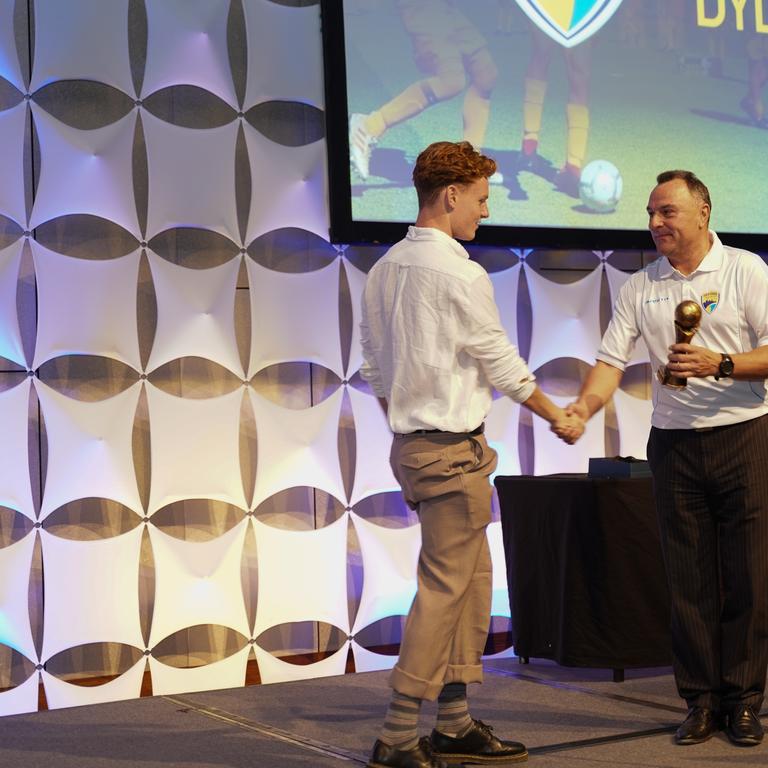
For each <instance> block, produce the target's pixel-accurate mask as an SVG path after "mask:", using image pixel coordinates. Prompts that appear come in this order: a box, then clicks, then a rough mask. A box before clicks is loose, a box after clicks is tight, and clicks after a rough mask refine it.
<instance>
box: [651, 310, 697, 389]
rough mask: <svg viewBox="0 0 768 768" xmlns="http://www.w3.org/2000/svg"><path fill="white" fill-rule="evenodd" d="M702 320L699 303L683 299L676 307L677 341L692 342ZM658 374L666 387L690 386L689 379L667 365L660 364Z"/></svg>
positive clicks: (681, 342) (679, 342)
mask: <svg viewBox="0 0 768 768" xmlns="http://www.w3.org/2000/svg"><path fill="white" fill-rule="evenodd" d="M700 322H701V307H700V306H699V305H698V303H697V302H695V301H691V300H690V299H688V300H686V301H681V302H680V303H679V304H678V305H677V307H675V343H676V344H690V343H691V339H692V338H693V337H694V336H695V335H696V331H698V330H699V323H700ZM656 375H657V376H658V377H659V381H660V382H661V383H662V384H663V385H664V386H665V387H675V389H683V388H684V387H686V386H688V379H685V378H683V377H681V376H675V375H674V374H673V373H672V372H671V371H670V370H669V368H667V366H666V365H661V366H659V370H658V371H657V372H656Z"/></svg>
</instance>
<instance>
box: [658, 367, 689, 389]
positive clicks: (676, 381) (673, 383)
mask: <svg viewBox="0 0 768 768" xmlns="http://www.w3.org/2000/svg"><path fill="white" fill-rule="evenodd" d="M656 377H657V378H658V380H659V383H660V384H662V385H663V386H665V387H671V388H672V389H685V388H686V387H687V386H688V379H683V378H681V377H680V376H675V375H674V374H671V373H670V372H669V369H668V368H667V366H666V365H662V366H659V370H658V371H656Z"/></svg>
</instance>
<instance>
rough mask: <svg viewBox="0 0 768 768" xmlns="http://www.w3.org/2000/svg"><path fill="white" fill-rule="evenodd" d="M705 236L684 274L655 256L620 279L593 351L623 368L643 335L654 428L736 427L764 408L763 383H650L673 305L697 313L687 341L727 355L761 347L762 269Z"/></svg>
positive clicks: (766, 305)
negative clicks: (704, 245)
mask: <svg viewBox="0 0 768 768" xmlns="http://www.w3.org/2000/svg"><path fill="white" fill-rule="evenodd" d="M709 236H710V242H711V243H712V246H711V248H710V250H709V252H708V253H707V255H706V256H705V257H704V259H703V260H702V262H701V264H699V266H698V268H697V269H696V271H695V272H693V273H691V274H690V275H683V274H681V273H680V272H678V271H677V270H676V269H675V268H674V267H673V266H672V265H671V264H670V263H669V261H668V260H667V258H666V257H661V258H659V259H657V260H656V261H654V262H653V263H651V264H649V265H648V266H647V267H646V268H645V269H643V270H641V271H640V272H636V273H635V274H633V275H632V276H631V277H630V278H629V280H627V282H626V283H624V285H623V286H622V289H621V291H620V293H619V296H618V298H617V299H616V305H615V307H614V311H613V318H612V320H611V322H610V324H609V326H608V329H607V330H606V332H605V335H604V336H603V341H602V344H601V346H600V350H599V351H598V353H597V358H598V360H602V361H603V362H606V363H608V364H609V365H613V366H615V367H616V368H619V369H621V370H624V368H625V367H626V365H627V363H628V361H629V359H630V356H631V353H632V349H633V347H634V345H635V341H636V340H637V338H638V337H639V336H642V337H643V341H645V343H646V345H647V346H648V351H649V353H650V358H651V366H652V374H653V417H652V423H653V426H654V427H659V428H660V429H694V428H701V427H715V426H721V425H724V424H736V423H738V422H741V421H747V420H749V419H753V418H756V417H757V416H762V415H763V414H764V413H766V412H768V405H766V386H765V382H764V381H736V380H734V379H720V380H719V381H715V379H714V378H713V377H707V378H698V377H694V378H690V379H688V386H687V387H685V388H684V389H673V388H671V387H665V386H662V385H661V384H660V383H659V382H658V381H657V378H656V371H657V370H658V368H659V367H660V366H663V365H666V363H667V355H668V353H669V347H670V345H672V344H674V343H675V326H674V320H675V308H676V307H677V305H678V304H679V303H680V302H681V301H684V300H686V299H691V300H693V301H695V302H696V303H697V304H699V306H701V307H702V310H703V311H702V313H701V325H700V327H699V330H698V331H697V332H696V335H695V336H694V337H693V339H692V340H691V344H694V345H697V346H701V347H706V348H707V349H710V350H712V351H714V352H726V353H731V354H734V353H738V352H749V351H751V350H753V349H755V348H756V347H759V346H764V345H765V344H768V267H766V265H765V263H764V262H763V260H762V259H761V258H760V257H759V256H757V255H755V254H754V253H750V252H749V251H742V250H739V249H737V248H730V247H728V246H724V245H723V244H722V243H721V242H720V239H719V238H718V237H717V235H716V234H715V233H714V232H710V233H709Z"/></svg>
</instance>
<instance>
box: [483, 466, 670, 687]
mask: <svg viewBox="0 0 768 768" xmlns="http://www.w3.org/2000/svg"><path fill="white" fill-rule="evenodd" d="M495 485H496V488H497V490H498V494H499V502H500V507H501V523H502V532H503V538H504V550H505V553H506V561H507V580H508V583H509V598H510V608H511V613H512V635H513V640H514V647H515V653H516V654H517V655H518V656H519V657H521V658H522V659H523V660H527V659H528V658H529V657H540V658H546V659H553V660H555V661H557V662H558V663H559V664H563V665H565V666H577V667H598V668H602V667H604V668H609V669H613V670H614V679H615V680H622V679H623V670H624V669H625V668H632V667H653V666H666V665H668V664H670V663H671V658H672V651H671V641H670V636H669V594H668V591H667V585H666V580H665V576H664V566H663V563H662V557H661V547H660V544H659V532H658V528H657V523H656V513H655V510H654V505H653V496H652V485H651V478H650V477H642V478H631V479H630V478H628V479H607V478H599V479H593V478H588V477H587V476H586V475H547V476H540V477H528V476H524V477H502V476H498V477H496V480H495Z"/></svg>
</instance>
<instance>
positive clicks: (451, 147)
mask: <svg viewBox="0 0 768 768" xmlns="http://www.w3.org/2000/svg"><path fill="white" fill-rule="evenodd" d="M494 173H496V161H495V160H493V159H491V158H490V157H486V156H485V155H482V154H480V152H478V151H477V150H476V149H475V148H474V147H473V146H472V145H471V144H470V143H469V142H468V141H457V142H451V141H436V142H435V143H434V144H430V145H429V146H428V147H427V148H426V149H425V150H424V151H423V152H422V153H421V154H420V155H419V156H418V158H416V165H415V166H414V167H413V185H414V186H415V187H416V194H417V195H418V197H419V208H423V207H424V206H425V205H427V204H428V203H431V202H432V201H433V200H434V199H435V197H436V196H437V193H438V192H439V191H440V190H441V189H443V188H444V187H447V186H448V185H449V184H472V183H473V182H475V181H477V180H478V179H484V178H485V179H487V178H489V177H490V176H493V174H494Z"/></svg>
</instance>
